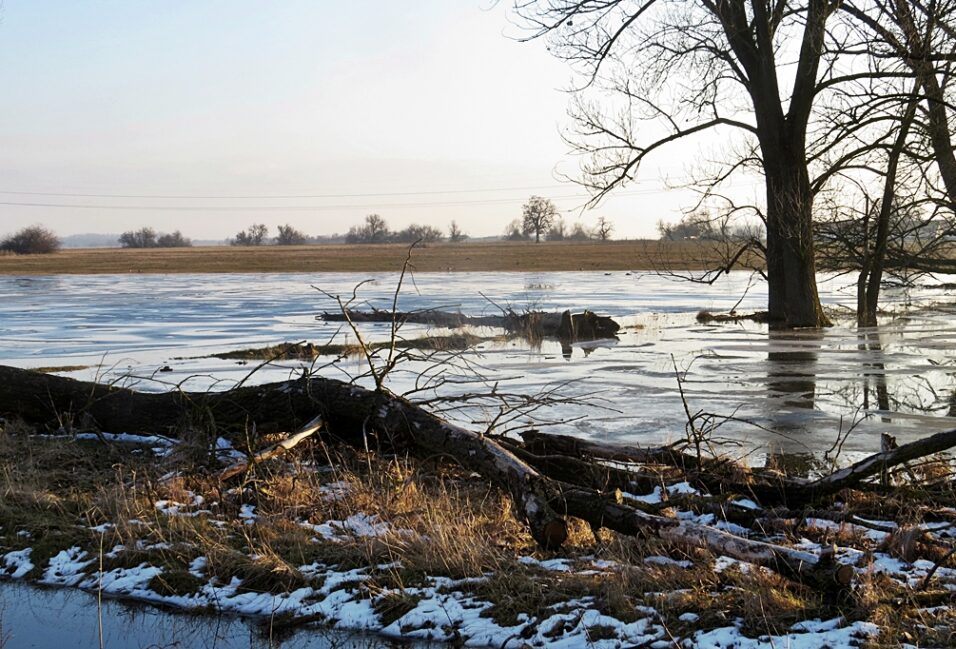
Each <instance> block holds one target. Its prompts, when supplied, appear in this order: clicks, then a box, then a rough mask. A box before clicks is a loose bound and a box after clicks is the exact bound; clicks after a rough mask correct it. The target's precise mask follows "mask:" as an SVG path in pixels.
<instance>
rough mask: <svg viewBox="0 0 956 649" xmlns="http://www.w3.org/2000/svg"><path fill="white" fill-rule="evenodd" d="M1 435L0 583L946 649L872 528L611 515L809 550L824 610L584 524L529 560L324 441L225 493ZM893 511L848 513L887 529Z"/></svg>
mask: <svg viewBox="0 0 956 649" xmlns="http://www.w3.org/2000/svg"><path fill="white" fill-rule="evenodd" d="M0 435H2V439H3V444H2V446H0V488H2V489H3V494H4V497H3V499H2V501H0V570H2V572H3V573H4V574H5V575H6V576H7V577H9V578H14V579H25V580H29V581H34V582H38V583H41V584H45V585H49V586H64V587H79V588H82V589H85V590H87V591H90V592H94V593H95V592H103V593H104V594H106V595H109V596H114V597H122V598H129V599H134V600H138V601H146V602H151V603H155V604H161V605H166V606H173V607H177V608H182V609H186V610H216V611H226V612H231V613H237V614H241V615H244V616H251V617H253V618H254V619H256V620H258V622H259V623H260V625H261V626H262V629H263V633H264V634H267V635H269V636H270V637H272V636H273V635H280V634H281V633H282V632H283V631H285V630H288V629H292V628H299V627H302V626H304V625H311V624H318V625H320V626H328V627H332V628H336V629H362V630H366V631H374V632H376V633H381V634H384V635H387V636H393V637H403V638H418V639H422V640H440V641H447V642H452V643H456V644H467V645H471V646H496V647H504V646H510V647H522V646H549V647H551V646H555V647H560V646H563V647H579V646H592V647H607V648H610V647H621V646H648V647H672V646H687V647H690V646H694V647H717V646H722V647H726V646H739V647H762V646H771V645H773V646H795V645H799V646H830V647H858V646H874V647H877V646H898V644H899V643H900V642H903V641H907V642H915V643H917V644H918V645H920V646H922V645H924V644H925V645H927V646H929V645H932V646H945V645H947V644H948V643H950V642H951V641H952V640H953V633H952V629H953V628H954V622H956V613H954V611H953V608H952V606H951V599H952V597H951V596H952V593H953V592H954V590H953V589H956V570H953V569H951V568H949V567H947V566H945V565H944V566H941V567H937V566H935V565H934V562H933V561H930V560H927V559H925V558H922V557H921V556H920V555H919V553H918V552H917V554H915V555H910V556H906V555H905V554H904V552H905V551H906V550H901V549H900V548H899V547H895V546H894V544H893V543H892V542H891V541H890V540H891V539H892V538H894V537H893V534H892V530H891V531H889V532H880V531H878V527H879V525H880V524H881V523H878V522H873V521H872V519H868V520H869V524H871V527H870V528H864V527H861V526H860V525H858V524H846V525H839V524H834V523H832V522H831V521H825V520H820V519H805V520H802V521H797V522H795V521H791V522H790V523H789V525H793V527H789V528H788V529H789V531H788V532H786V533H784V534H780V533H770V532H766V531H761V530H759V529H757V528H754V529H745V528H743V527H741V526H740V525H739V524H738V523H733V522H731V520H730V519H729V518H721V517H715V516H714V514H712V513H711V514H705V513H702V512H700V511H696V510H695V509H694V505H693V503H694V494H695V493H696V490H694V489H693V488H692V487H690V486H689V485H687V484H686V483H684V484H678V485H672V486H670V487H668V488H666V489H664V488H660V487H658V488H656V489H654V490H653V491H652V492H651V493H648V494H643V495H636V496H633V495H632V496H628V498H630V499H632V500H631V502H638V503H643V504H644V506H647V507H652V508H658V509H659V510H660V511H665V510H668V511H670V513H669V514H668V515H672V516H675V517H677V518H678V519H683V520H700V521H702V522H705V523H706V524H709V525H714V526H715V527H717V528H719V529H727V530H730V531H732V532H734V533H736V534H743V535H749V536H751V537H752V538H768V537H773V538H774V539H775V542H777V543H786V544H788V545H791V546H793V547H795V548H798V549H800V550H803V551H807V552H819V551H821V549H822V548H824V547H828V546H829V545H830V544H833V545H835V547H836V556H837V558H838V560H839V561H840V562H843V563H846V564H849V565H852V566H853V570H854V573H855V575H854V582H855V585H854V587H853V588H852V589H851V590H849V591H847V592H846V593H844V595H843V596H842V597H841V598H840V599H838V600H834V599H832V598H831V597H829V596H828V595H827V594H826V593H823V592H818V591H817V590H815V589H812V588H807V587H805V586H802V585H801V584H800V583H798V582H797V581H792V580H790V579H786V578H784V577H782V576H781V575H779V574H777V573H774V572H771V571H769V570H767V569H765V568H760V567H757V566H754V565H751V564H748V563H745V562H741V561H737V560H733V559H729V558H727V557H720V556H714V555H712V554H710V553H708V552H706V551H703V550H700V551H693V550H688V549H687V548H683V549H682V548H680V547H677V546H674V545H672V544H670V543H667V542H665V541H662V540H660V539H655V538H653V537H652V538H645V539H640V538H632V537H625V536H622V535H618V534H616V533H612V532H609V531H607V530H604V531H602V532H600V533H598V534H595V533H593V532H592V531H591V530H590V529H589V528H588V527H587V526H586V525H585V524H583V523H581V522H580V521H577V522H575V524H574V525H572V528H571V537H570V539H569V541H568V543H567V544H566V546H565V547H564V549H562V550H561V551H560V553H558V552H545V551H541V550H539V549H537V548H536V546H535V544H534V543H533V541H532V540H531V539H530V538H529V536H528V535H527V533H526V532H525V529H524V526H523V525H522V524H521V523H519V522H518V521H516V520H515V518H514V517H513V515H512V513H511V510H510V506H509V501H508V499H507V498H506V496H505V495H504V494H502V493H500V492H499V491H498V490H496V489H494V488H493V487H491V486H490V485H489V484H488V483H487V482H485V481H484V480H483V479H481V478H479V477H477V476H476V475H474V474H468V473H466V472H463V471H461V470H460V469H459V468H458V467H457V466H455V465H454V464H452V463H446V462H442V461H441V460H440V459H439V458H435V459H433V460H431V461H429V462H426V463H419V462H415V461H412V460H410V459H407V458H402V457H394V456H392V457H389V456H378V455H376V454H365V453H363V452H360V451H356V450H352V449H350V448H349V447H341V446H331V445H328V444H326V443H324V442H323V441H321V440H320V441H316V442H309V443H306V444H304V445H303V447H299V448H297V449H296V453H295V454H294V457H288V458H285V459H281V460H274V461H270V462H268V463H265V464H261V465H258V466H257V467H256V469H255V471H254V473H252V474H250V475H248V476H246V479H244V480H242V481H241V482H238V483H231V484H224V483H222V482H220V481H219V479H218V478H217V477H216V475H217V474H216V471H215V469H214V467H215V466H216V465H218V464H220V462H226V463H228V462H229V461H230V458H236V457H241V456H242V454H241V453H240V452H239V451H237V450H235V449H234V448H232V445H231V444H230V443H228V442H226V441H225V440H221V439H219V440H217V439H210V438H208V437H207V438H201V437H196V438H191V439H186V440H183V441H173V440H167V439H165V438H160V437H149V438H146V437H140V438H137V437H132V436H128V435H124V436H105V437H104V438H103V439H97V438H96V436H95V435H92V434H78V435H73V436H59V437H45V436H36V435H34V434H33V431H31V430H29V429H27V428H26V427H23V426H19V425H17V424H15V423H11V422H8V423H6V424H5V427H4V431H3V433H0ZM217 456H218V457H219V458H220V460H219V461H217V460H214V459H212V458H214V457H217ZM900 497H901V499H902V498H903V497H904V492H903V491H901V492H900ZM893 501H894V499H893V498H889V499H883V500H882V501H881V502H879V503H877V502H870V503H867V502H866V499H865V498H864V499H863V500H856V501H855V502H853V505H852V507H853V509H854V510H857V511H863V510H865V509H866V508H867V507H871V508H873V507H875V508H881V507H882V508H886V509H884V510H883V511H884V512H888V511H889V508H891V507H892V506H893ZM898 504H900V505H901V506H902V500H901V502H900V503H898ZM910 505H912V502H910ZM746 506H747V504H746V501H744V500H740V501H739V503H738V502H736V501H735V502H734V503H730V502H728V505H727V507H728V511H732V510H736V509H738V508H740V507H743V508H745V507H746ZM872 511H874V512H875V510H872ZM883 524H885V525H893V523H883ZM927 529H929V528H927ZM932 529H933V530H934V531H933V532H932V533H933V534H939V535H940V536H939V538H941V539H942V538H944V537H945V536H946V534H947V533H948V532H947V531H946V530H945V529H943V528H939V527H938V526H937V527H933V528H932ZM768 535H769V536H768ZM930 575H931V576H930ZM923 580H926V581H927V582H930V583H931V588H921V587H920V584H921V583H922V582H923ZM931 598H932V599H931ZM4 621H5V623H6V628H5V631H6V632H15V631H16V627H15V625H16V620H9V619H5V620H4Z"/></svg>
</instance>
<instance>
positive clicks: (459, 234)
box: [448, 221, 468, 243]
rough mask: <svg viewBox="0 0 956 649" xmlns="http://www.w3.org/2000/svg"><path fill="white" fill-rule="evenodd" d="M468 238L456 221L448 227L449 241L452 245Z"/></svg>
mask: <svg viewBox="0 0 956 649" xmlns="http://www.w3.org/2000/svg"><path fill="white" fill-rule="evenodd" d="M467 238H468V235H467V234H465V233H464V231H462V229H461V228H460V227H458V224H457V223H456V222H455V221H452V222H451V225H449V226H448V240H449V241H451V242H452V243H461V242H462V241H464V240H465V239H467Z"/></svg>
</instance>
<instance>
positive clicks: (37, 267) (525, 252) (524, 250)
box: [0, 239, 720, 276]
mask: <svg viewBox="0 0 956 649" xmlns="http://www.w3.org/2000/svg"><path fill="white" fill-rule="evenodd" d="M407 255H408V246H407V245H404V244H378V245H366V244H317V245H306V246H248V247H238V246H205V247H195V248H148V249H131V248H75V249H66V250H61V251H59V252H56V253H53V254H49V255H0V275H38V276H43V275H113V274H130V273H134V274H138V273H143V274H170V273H176V274H179V273H197V274H198V273H240V274H256V273H329V272H388V271H395V270H400V269H401V267H402V264H403V263H404V261H405V258H406V256H407ZM719 262H720V259H719V255H718V254H717V253H716V251H715V250H714V247H713V244H711V243H708V242H701V241H657V240H649V239H639V240H630V241H559V242H554V241H548V242H541V243H534V242H524V241H522V242H512V241H490V242H485V241H482V242H466V243H454V244H453V243H433V244H428V245H425V246H418V247H416V248H415V249H414V250H413V251H412V260H411V265H412V267H413V269H414V270H415V272H561V271H605V272H615V271H678V270H699V269H701V268H708V267H713V266H714V265H715V264H718V263H719Z"/></svg>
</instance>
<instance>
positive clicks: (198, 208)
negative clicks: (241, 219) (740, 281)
mask: <svg viewBox="0 0 956 649" xmlns="http://www.w3.org/2000/svg"><path fill="white" fill-rule="evenodd" d="M666 192H667V190H659V189H654V190H632V191H622V192H616V193H614V194H610V195H609V196H608V198H614V197H617V196H636V195H649V194H663V193H666ZM549 198H551V200H571V199H576V200H588V199H590V198H591V197H590V196H588V195H587V194H567V195H563V196H551V197H549ZM524 200H527V199H526V198H492V199H478V200H470V201H469V200H463V201H428V202H415V203H366V204H339V205H234V206H229V205H116V204H109V203H103V204H99V203H97V204H92V203H39V202H21V201H0V206H9V207H46V208H65V209H86V210H143V211H157V212H283V211H284V212H308V211H324V210H345V209H384V208H392V209H394V208H404V207H460V206H467V205H511V204H514V203H518V202H521V201H524Z"/></svg>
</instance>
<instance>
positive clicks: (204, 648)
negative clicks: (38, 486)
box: [0, 582, 436, 649]
mask: <svg viewBox="0 0 956 649" xmlns="http://www.w3.org/2000/svg"><path fill="white" fill-rule="evenodd" d="M100 619H102V629H103V632H102V643H101V642H100V621H99V620H100ZM100 646H102V647H104V648H106V649H166V648H173V647H176V648H186V647H190V648H196V649H213V648H215V649H240V648H241V649H267V648H272V647H281V648H282V649H304V648H306V647H307V648H309V649H332V648H333V647H334V648H335V649H380V648H381V649H385V648H387V647H410V648H411V647H414V648H416V649H422V648H425V647H434V646H436V645H434V644H427V643H420V642H419V643H415V644H410V643H405V642H401V641H397V640H389V639H386V638H379V637H375V636H371V635H368V634H363V633H356V632H352V633H349V632H345V631H337V630H330V629H322V628H314V627H304V628H298V629H295V630H293V631H291V632H283V634H282V635H281V636H280V635H279V634H278V633H276V634H274V636H273V637H271V638H270V637H269V627H268V621H265V623H260V621H257V620H249V619H243V618H239V617H233V616H227V615H216V614H205V613H201V614H197V613H187V612H172V611H169V610H166V609H161V608H156V607H154V606H150V605H146V604H139V603H127V602H123V601H120V600H115V599H106V598H104V599H103V602H102V605H101V606H97V598H96V595H95V594H91V593H87V592H85V591H82V590H77V589H73V588H66V589H48V588H38V587H36V586H31V585H29V584H25V583H22V582H3V583H0V647H2V648H3V649H28V648H31V649H66V648H68V647H77V648H79V647H91V648H95V647H100Z"/></svg>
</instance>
